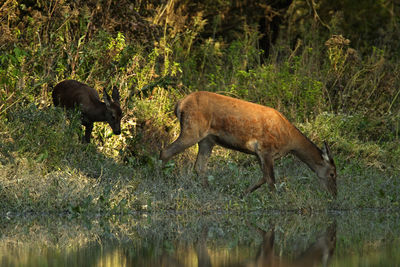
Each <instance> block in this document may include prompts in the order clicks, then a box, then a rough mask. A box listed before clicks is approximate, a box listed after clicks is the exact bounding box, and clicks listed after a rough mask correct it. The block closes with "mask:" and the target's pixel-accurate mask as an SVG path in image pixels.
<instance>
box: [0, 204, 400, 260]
mask: <svg viewBox="0 0 400 267" xmlns="http://www.w3.org/2000/svg"><path fill="white" fill-rule="evenodd" d="M399 218H400V215H399V214H398V213H388V212H386V213H384V212H377V211H368V212H343V213H338V212H333V213H315V214H311V215H299V214H293V213H280V212H262V213H261V212H260V213H249V214H230V213H219V214H207V215H199V214H196V213H157V214H135V215H130V216H114V217H102V216H99V215H97V216H91V217H80V218H71V217H68V216H49V215H40V216H10V215H8V216H5V215H4V216H2V217H1V219H0V266H177V267H179V266H281V267H284V266H400V220H399Z"/></svg>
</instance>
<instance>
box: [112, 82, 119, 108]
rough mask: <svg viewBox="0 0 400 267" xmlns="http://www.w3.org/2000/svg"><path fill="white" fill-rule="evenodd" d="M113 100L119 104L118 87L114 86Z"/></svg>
mask: <svg viewBox="0 0 400 267" xmlns="http://www.w3.org/2000/svg"><path fill="white" fill-rule="evenodd" d="M112 99H113V100H114V102H115V103H117V104H119V90H118V88H117V87H116V86H113V90H112Z"/></svg>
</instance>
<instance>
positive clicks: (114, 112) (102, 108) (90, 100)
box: [53, 80, 122, 143]
mask: <svg viewBox="0 0 400 267" xmlns="http://www.w3.org/2000/svg"><path fill="white" fill-rule="evenodd" d="M103 100H104V102H101V100H100V97H99V94H98V93H97V91H96V90H95V89H93V88H91V87H89V86H87V85H86V84H84V83H81V82H78V81H75V80H65V81H62V82H60V83H59V84H57V85H56V86H55V87H54V90H53V102H54V105H55V106H60V107H65V108H66V109H74V108H79V109H80V110H81V112H82V125H84V126H85V136H84V138H83V140H82V141H83V142H84V143H85V142H86V143H90V136H91V133H92V130H93V123H94V122H97V121H106V122H108V124H109V125H110V126H111V128H112V130H113V132H114V134H121V117H122V111H121V107H120V103H119V92H118V89H117V88H116V87H114V88H113V91H112V100H111V98H110V96H109V95H108V94H107V92H106V90H105V89H103Z"/></svg>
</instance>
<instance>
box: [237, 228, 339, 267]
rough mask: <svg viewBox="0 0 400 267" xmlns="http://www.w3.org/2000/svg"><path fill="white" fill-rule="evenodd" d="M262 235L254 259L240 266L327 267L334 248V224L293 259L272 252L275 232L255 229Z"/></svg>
mask: <svg viewBox="0 0 400 267" xmlns="http://www.w3.org/2000/svg"><path fill="white" fill-rule="evenodd" d="M257 231H258V232H259V233H260V234H261V235H262V237H263V242H262V244H261V246H260V249H259V251H258V254H257V256H256V259H255V260H254V261H251V262H247V263H246V264H243V265H241V266H246V267H251V266H259V267H261V266H269V267H275V266H279V267H292V266H293V267H294V266H298V267H302V266H304V267H306V266H307V267H312V266H321V265H322V266H327V264H328V261H329V259H330V258H331V256H332V255H333V252H334V250H335V247H336V223H332V224H331V225H330V226H329V227H328V228H327V230H326V231H325V232H324V233H323V234H322V235H321V236H320V237H319V238H318V239H317V241H316V242H315V243H313V244H312V245H311V246H310V247H309V248H308V249H307V250H306V251H304V252H303V253H302V254H300V256H298V257H297V258H295V259H285V258H283V257H280V256H277V255H276V254H275V251H274V241H275V230H274V228H272V229H271V230H269V231H268V232H265V231H264V230H262V229H260V228H257Z"/></svg>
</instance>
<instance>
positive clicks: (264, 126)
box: [160, 92, 337, 196]
mask: <svg viewBox="0 0 400 267" xmlns="http://www.w3.org/2000/svg"><path fill="white" fill-rule="evenodd" d="M175 114H176V116H177V118H178V120H179V122H180V126H181V132H180V135H179V137H178V139H177V140H176V141H175V142H173V143H172V144H171V145H169V146H168V147H167V148H165V149H164V150H162V151H161V155H160V158H161V160H162V162H163V165H164V164H165V163H166V162H167V161H168V160H169V159H170V158H171V157H172V156H174V155H176V154H178V153H181V152H182V151H184V150H185V149H187V148H188V147H190V146H192V145H194V144H197V143H198V144H199V152H198V154H197V159H196V163H195V170H196V172H197V173H198V174H202V173H203V172H204V169H205V167H206V164H207V161H208V158H209V157H210V155H211V151H212V149H213V147H214V146H215V145H216V144H217V145H220V146H223V147H225V148H229V149H233V150H238V151H241V152H244V153H248V154H252V155H255V156H257V158H258V159H259V162H260V165H261V169H262V172H263V177H262V178H261V179H260V180H259V181H258V182H257V183H256V184H254V185H253V186H250V187H249V188H248V189H247V190H246V191H245V194H248V193H251V192H253V191H254V190H256V189H257V188H259V187H260V186H261V185H263V184H264V183H266V182H267V183H268V185H269V187H270V188H271V190H274V187H275V186H274V184H275V177H274V171H273V166H274V160H276V159H278V158H280V157H283V156H285V155H286V154H288V153H292V154H294V155H296V156H297V157H298V158H300V160H302V161H303V162H304V163H306V164H307V165H308V166H309V167H310V169H311V170H313V171H314V172H315V173H316V174H317V176H318V177H319V178H320V179H321V180H322V181H323V183H324V184H325V186H326V188H327V189H328V191H329V192H330V193H331V194H332V195H334V196H336V193H337V188H336V167H335V163H334V161H333V159H332V157H331V153H330V149H329V147H328V145H327V144H326V143H324V147H323V149H322V150H321V149H319V148H318V147H317V146H316V145H315V144H314V143H313V142H311V141H310V140H309V139H308V138H307V137H306V136H304V135H303V134H302V133H301V132H300V131H299V130H298V129H297V128H296V127H295V126H294V125H293V124H291V123H290V122H289V121H288V120H287V119H286V118H285V117H284V116H283V115H282V114H281V113H279V112H278V111H277V110H275V109H273V108H269V107H265V106H261V105H258V104H254V103H250V102H246V101H243V100H239V99H236V98H232V97H228V96H223V95H219V94H215V93H210V92H195V93H192V94H190V95H188V96H186V97H185V98H184V99H182V100H181V101H179V102H178V103H177V104H176V106H175ZM203 182H204V184H205V185H207V184H208V182H207V179H206V178H205V177H204V181H203Z"/></svg>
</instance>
